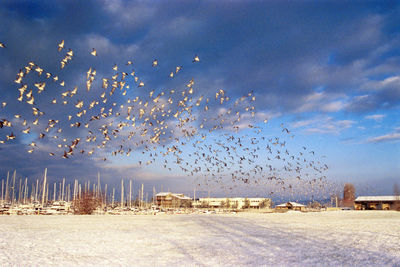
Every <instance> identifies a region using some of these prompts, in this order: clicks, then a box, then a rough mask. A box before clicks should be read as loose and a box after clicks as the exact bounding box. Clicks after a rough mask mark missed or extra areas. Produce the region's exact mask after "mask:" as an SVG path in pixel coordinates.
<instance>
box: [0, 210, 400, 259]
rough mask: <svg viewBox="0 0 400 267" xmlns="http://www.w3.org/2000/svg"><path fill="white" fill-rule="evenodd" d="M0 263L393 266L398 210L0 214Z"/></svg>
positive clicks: (398, 253) (399, 254) (398, 254)
mask: <svg viewBox="0 0 400 267" xmlns="http://www.w3.org/2000/svg"><path fill="white" fill-rule="evenodd" d="M0 264H1V266H47V265H52V266H111V265H112V266H170V265H174V264H175V265H178V266H182V265H189V266H399V265H400V212H392V211H336V212H318V213H300V212H288V213H270V214H258V213H239V214H226V215H220V214H209V215H207V214H200V215H183V214H182V215H157V216H151V215H136V216H107V215H99V216H72V215H71V216H0Z"/></svg>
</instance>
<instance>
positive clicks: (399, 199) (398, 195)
mask: <svg viewBox="0 0 400 267" xmlns="http://www.w3.org/2000/svg"><path fill="white" fill-rule="evenodd" d="M393 194H394V197H395V199H396V200H395V201H394V209H395V210H397V211H400V188H399V186H398V184H394V185H393Z"/></svg>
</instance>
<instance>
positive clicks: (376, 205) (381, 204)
mask: <svg viewBox="0 0 400 267" xmlns="http://www.w3.org/2000/svg"><path fill="white" fill-rule="evenodd" d="M398 203H400V197H399V196H359V197H357V198H356V200H355V201H354V207H355V209H356V210H394V209H396V204H398Z"/></svg>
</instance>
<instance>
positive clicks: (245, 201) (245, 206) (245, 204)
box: [242, 197, 250, 209]
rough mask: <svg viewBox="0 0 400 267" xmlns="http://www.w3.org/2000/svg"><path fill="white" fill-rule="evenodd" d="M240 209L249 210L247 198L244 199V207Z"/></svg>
mask: <svg viewBox="0 0 400 267" xmlns="http://www.w3.org/2000/svg"><path fill="white" fill-rule="evenodd" d="M242 208H243V209H248V208H250V200H249V199H248V198H247V197H246V198H245V199H244V205H243V207H242Z"/></svg>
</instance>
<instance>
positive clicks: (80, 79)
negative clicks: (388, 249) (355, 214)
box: [0, 1, 400, 195]
mask: <svg viewBox="0 0 400 267" xmlns="http://www.w3.org/2000/svg"><path fill="white" fill-rule="evenodd" d="M0 16H1V17H2V18H3V20H2V23H1V25H0V42H3V43H4V44H6V48H4V49H3V48H1V49H0V62H1V63H2V70H1V71H2V75H1V76H0V90H1V91H2V94H1V96H0V101H1V102H3V101H5V102H7V103H8V105H7V108H6V109H3V110H0V112H1V113H0V114H1V115H0V118H3V117H4V118H10V117H12V116H13V115H14V114H17V113H22V114H25V113H29V112H30V110H25V108H26V107H27V106H26V105H25V106H23V105H20V104H18V102H17V101H16V100H15V99H16V98H17V97H18V95H17V92H18V91H17V88H18V86H17V84H15V83H14V82H13V81H14V80H15V76H16V74H17V73H18V71H19V69H21V68H23V66H25V65H26V64H27V62H29V61H31V60H33V61H34V62H35V63H36V64H38V65H40V66H42V67H44V68H46V70H49V71H54V73H59V74H60V77H61V76H62V77H63V79H64V80H65V81H66V82H67V84H68V85H69V86H70V89H72V88H73V86H75V85H76V86H79V87H84V86H85V78H86V77H85V75H86V71H87V70H88V68H89V66H93V67H96V70H97V72H98V76H99V77H101V76H102V75H104V76H107V75H110V73H111V68H112V67H113V66H114V64H118V65H119V66H122V65H123V64H125V62H126V61H127V60H133V62H134V65H135V67H136V66H137V67H136V72H137V73H138V75H140V77H141V79H143V80H144V81H146V86H145V88H144V90H142V91H140V90H136V89H135V90H136V91H134V92H132V96H136V95H137V96H144V95H147V94H148V91H150V90H151V89H155V92H156V93H155V94H157V92H161V91H162V90H163V89H171V88H175V87H177V88H179V87H180V86H182V85H184V84H185V83H187V81H188V80H190V79H191V78H193V79H194V80H195V95H196V96H200V95H211V96H213V95H214V94H215V92H216V91H218V90H219V89H224V90H225V91H226V92H227V94H229V96H230V97H231V99H236V98H238V97H241V96H242V95H244V94H247V93H248V92H250V91H253V93H254V95H255V96H256V98H257V101H256V102H255V103H254V106H255V110H256V111H257V115H256V116H255V117H254V118H252V122H251V123H254V125H259V126H260V127H262V129H263V134H265V136H271V137H275V136H281V135H282V127H281V124H282V123H283V125H284V126H285V127H287V128H288V129H290V131H291V133H292V134H294V136H295V137H294V138H291V139H289V140H288V146H289V143H290V147H291V148H292V151H296V152H298V151H301V149H302V147H303V146H306V147H307V148H308V149H312V150H313V151H315V154H316V157H318V159H319V160H321V161H323V162H324V164H325V163H326V164H327V165H328V166H329V170H327V171H326V173H325V175H326V176H327V180H328V181H329V183H332V184H334V183H338V184H340V183H342V182H353V183H354V184H356V185H359V188H364V187H365V185H369V186H368V190H369V191H368V190H367V189H366V190H364V189H362V190H364V191H362V190H361V189H360V190H359V192H360V191H362V192H365V193H368V194H378V193H379V194H391V193H392V185H393V183H395V182H397V183H399V182H400V181H399V179H400V178H399V176H398V175H399V173H400V167H399V166H400V164H399V162H400V145H399V142H400V120H399V107H400V32H399V31H400V30H399V25H400V6H399V5H398V4H397V3H396V1H376V2H374V1H369V2H367V3H365V2H363V1H360V2H349V1H343V2H339V1H324V2H314V1H297V2H291V1H288V2H280V1H279V2H278V1H265V2H259V1H252V2H249V1H233V2H232V1H218V2H212V1H205V2H200V1H192V2H188V1H168V2H167V1H166V2H155V1H154V2H153V1H149V2H146V1H129V2H127V1H85V2H84V3H81V2H75V1H72V2H70V1H43V2H40V3H36V2H35V3H33V2H29V1H8V2H5V3H4V4H2V5H1V7H0ZM61 40H65V43H66V48H65V49H67V48H71V49H73V51H74V54H75V55H74V59H73V60H72V61H71V63H70V65H69V66H67V67H66V68H65V70H63V71H61V70H60V69H59V61H60V57H61V56H60V53H59V52H58V51H57V44H58V43H59V42H60V41H61ZM92 48H96V50H97V52H98V56H97V57H92V56H91V55H90V54H89V52H90V51H91V50H92ZM66 51H67V50H65V51H63V52H64V54H65V52H66ZM196 54H197V55H199V57H200V59H201V61H200V62H199V63H198V64H193V63H192V59H193V57H194V55H196ZM154 59H158V62H159V66H158V67H157V69H155V68H153V67H152V61H153V60H154ZM178 65H182V66H183V69H182V72H181V73H180V74H179V75H177V76H176V78H175V79H172V80H171V79H170V78H169V77H168V74H169V72H170V71H171V69H173V68H174V67H175V66H178ZM31 82H33V80H32V81H31ZM100 86H101V80H100V79H99V80H96V81H95V84H94V89H93V90H92V92H93V93H96V92H100V91H96V90H97V89H96V88H97V87H100ZM46 90H47V91H46V93H45V96H41V98H40V99H39V98H37V101H38V105H39V104H40V107H41V109H43V110H47V112H48V114H54V117H57V116H60V117H61V116H62V115H65V113H66V112H68V108H66V109H63V107H60V108H56V109H54V107H53V106H51V105H50V104H48V103H49V100H51V99H52V98H53V97H54V96H55V95H56V94H57V92H56V90H57V89H55V88H54V89H50V88H49V89H46ZM129 94H130V93H129V92H128V95H129ZM87 97H88V95H82V96H81V98H82V99H84V100H86V99H87ZM123 101H124V98H123V97H122V96H120V97H119V98H117V99H116V102H117V103H118V105H119V104H121V103H123ZM13 103H14V104H13ZM28 108H29V107H28ZM218 108H220V106H218V105H217V104H210V109H211V110H213V111H216V112H217V111H218ZM201 115H202V113H201V112H200V113H199V114H198V116H199V117H200V116H201ZM265 118H269V122H268V123H267V124H263V123H262V121H263V120H264V119H265ZM243 120H244V121H245V120H246V118H244V119H243ZM61 125H62V126H63V127H64V128H68V127H65V126H67V125H69V122H62V123H61ZM7 131H8V130H5V129H4V128H2V129H0V134H1V136H2V137H5V135H7V134H9V132H7ZM76 131H77V129H76ZM250 132H251V131H250V130H249V129H243V130H242V133H243V134H246V133H248V134H250ZM75 134H76V132H75V129H65V135H66V136H69V137H71V136H74V135H75ZM214 134H218V133H214ZM37 135H38V132H35V131H32V133H31V134H30V135H29V136H26V135H22V136H21V138H17V140H15V142H13V143H7V144H5V145H3V147H0V148H1V150H0V176H1V177H5V175H6V172H7V171H9V170H10V171H11V170H13V169H17V172H18V173H19V175H21V176H22V177H25V176H28V177H41V176H42V173H43V169H44V168H45V167H48V168H49V176H50V177H51V179H54V180H57V179H58V180H59V179H61V178H62V177H66V178H67V179H69V180H73V179H76V178H78V179H80V180H85V179H95V177H96V176H97V172H98V171H100V172H101V173H102V177H103V179H104V180H105V181H107V182H108V183H115V184H119V181H120V179H121V178H124V179H128V178H132V179H134V180H135V181H136V183H137V184H138V185H139V184H140V183H142V182H144V183H145V184H146V186H147V188H151V187H152V186H153V185H155V186H157V187H158V188H160V187H161V185H163V188H164V189H166V188H170V190H172V191H184V192H191V190H192V188H193V187H195V186H196V184H197V182H196V181H195V180H196V179H195V178H196V177H192V176H190V177H187V175H186V173H183V172H181V171H180V170H179V168H177V166H175V167H174V166H172V169H173V170H172V171H171V172H165V171H164V170H163V168H162V167H161V165H157V164H158V163H157V164H153V165H151V167H140V166H138V164H137V161H138V160H137V158H139V157H143V158H142V160H143V162H145V161H146V160H147V159H146V156H140V151H137V154H135V159H132V158H130V157H121V158H120V159H118V160H117V159H115V158H114V159H113V158H110V159H109V160H108V161H107V162H106V163H104V162H102V161H101V160H99V158H101V157H103V154H102V153H104V155H106V154H107V153H108V152H111V151H112V148H110V149H109V150H108V151H107V150H106V151H104V152H101V153H100V154H101V155H98V156H97V157H93V158H90V157H84V156H80V155H77V156H74V157H72V158H71V159H68V160H65V159H62V158H61V157H49V156H48V155H47V154H48V153H47V152H48V151H49V150H48V145H49V143H46V142H44V141H43V143H41V145H42V146H39V148H38V149H37V150H36V151H35V152H34V153H32V154H27V153H26V145H27V144H28V143H30V142H31V141H32V140H35V139H36V138H37ZM250 135H251V134H250ZM209 140H210V139H207V141H206V142H210V143H212V141H209ZM289 141H290V142H289ZM114 145H116V146H118V144H114ZM182 149H183V151H184V153H187V154H190V153H192V152H194V151H193V149H194V148H193V147H192V148H190V147H189V146H188V147H184V148H182ZM322 155H323V156H324V157H322ZM249 168H250V167H249ZM58 180H57V181H58ZM246 186H247V185H245V186H244V187H243V186H242V185H240V184H239V185H237V188H239V189H238V190H239V191H238V194H240V193H241V194H244V193H245V192H246V193H247V192H248V191H249V190H250V191H251V192H257V194H258V195H263V194H264V193H265V192H266V191H268V190H266V189H265V188H264V187H259V186H258V187H252V188H250V189H249V188H247V187H246ZM228 187H229V186H228ZM339 187H340V186H339ZM356 189H357V186H356ZM199 190H203V191H204V190H205V189H204V188H199ZM304 190H307V188H305V189H304ZM214 192H215V194H224V192H223V191H221V190H220V189H218V188H215V190H214Z"/></svg>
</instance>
